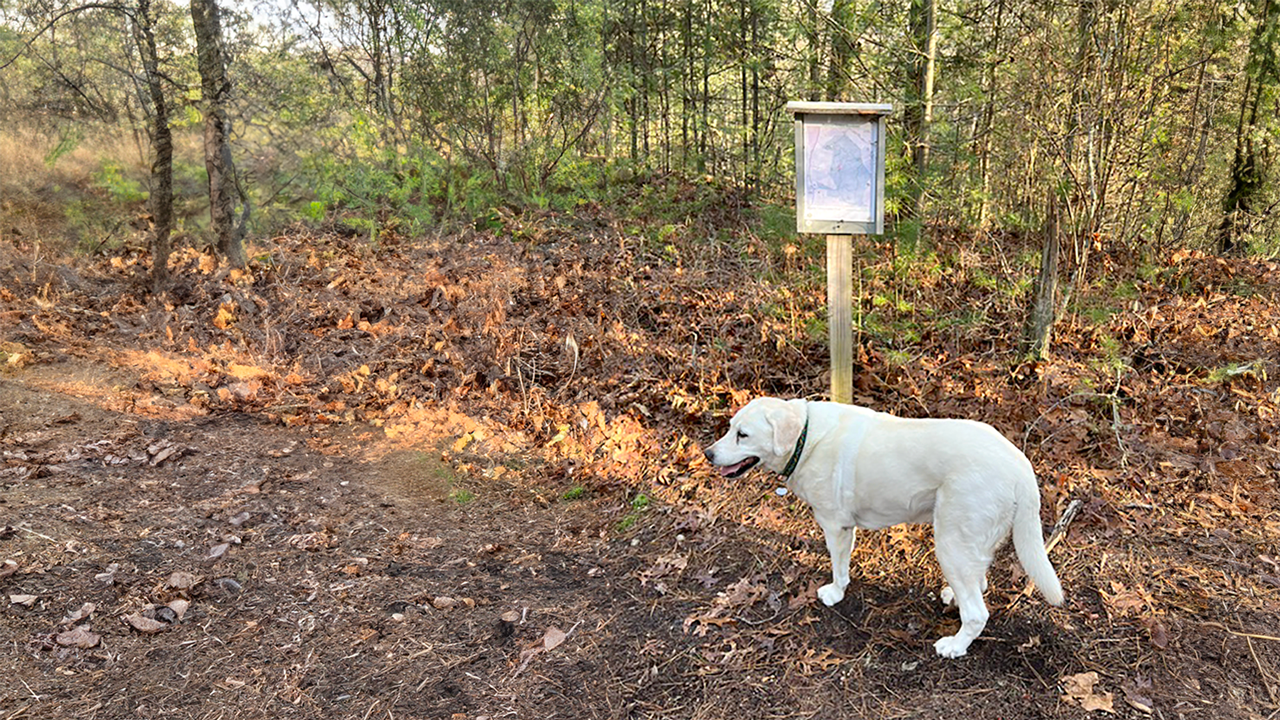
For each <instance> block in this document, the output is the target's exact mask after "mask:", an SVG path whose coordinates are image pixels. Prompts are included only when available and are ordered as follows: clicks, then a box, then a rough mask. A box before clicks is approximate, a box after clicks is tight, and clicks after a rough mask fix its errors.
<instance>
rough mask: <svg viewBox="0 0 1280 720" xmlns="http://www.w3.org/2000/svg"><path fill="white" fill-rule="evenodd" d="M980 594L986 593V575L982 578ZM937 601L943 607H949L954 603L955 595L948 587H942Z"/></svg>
mask: <svg viewBox="0 0 1280 720" xmlns="http://www.w3.org/2000/svg"><path fill="white" fill-rule="evenodd" d="M982 592H983V593H986V592H987V576H986V575H983V576H982ZM938 599H939V600H941V601H942V604H943V605H950V604H951V603H953V602H955V601H956V593H955V591H954V590H952V589H951V586H950V585H943V586H942V590H941V591H940V592H939V593H938Z"/></svg>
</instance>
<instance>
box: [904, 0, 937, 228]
mask: <svg viewBox="0 0 1280 720" xmlns="http://www.w3.org/2000/svg"><path fill="white" fill-rule="evenodd" d="M910 14H911V17H910V25H911V40H912V43H913V45H914V48H913V51H912V52H913V56H912V62H911V100H910V101H908V103H907V108H906V114H905V120H906V126H907V127H906V131H907V142H909V143H910V145H911V165H912V167H913V172H914V178H913V180H914V182H913V183H912V185H911V199H910V204H909V205H908V206H907V212H908V213H909V214H910V216H911V217H914V218H916V219H918V220H923V219H924V203H925V196H926V193H925V182H926V175H927V174H928V171H929V142H930V140H929V129H930V126H931V125H932V124H933V80H934V65H935V61H936V59H937V54H938V5H937V0H911V13H910Z"/></svg>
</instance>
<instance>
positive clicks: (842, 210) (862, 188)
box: [804, 117, 879, 222]
mask: <svg viewBox="0 0 1280 720" xmlns="http://www.w3.org/2000/svg"><path fill="white" fill-rule="evenodd" d="M877 127H878V125H877V123H874V122H867V121H865V120H861V119H857V118H835V117H833V118H824V119H817V118H812V117H811V118H809V119H806V121H805V124H804V133H805V138H804V152H805V158H804V168H805V172H804V219H805V220H816V221H846V222H874V221H875V219H876V214H875V213H876V160H877V158H876V152H877V148H878V143H879V138H877V137H876V129H877Z"/></svg>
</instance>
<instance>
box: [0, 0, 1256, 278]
mask: <svg viewBox="0 0 1280 720" xmlns="http://www.w3.org/2000/svg"><path fill="white" fill-rule="evenodd" d="M211 9H213V10H216V8H215V6H214V4H213V3H212V2H211V1H210V0H203V1H202V2H193V3H192V4H191V7H190V8H188V7H184V6H181V5H176V4H172V3H168V2H155V3H153V2H149V1H148V2H140V3H136V4H135V3H119V4H117V3H111V2H106V3H97V2H95V3H88V4H76V3H64V2H45V1H40V2H24V1H18V0H6V1H5V2H4V3H2V4H0V67H2V68H3V70H2V71H0V72H2V75H0V77H3V83H0V122H2V123H3V131H0V142H2V143H3V147H2V148H0V149H2V150H3V152H0V162H3V163H4V166H3V171H2V172H0V192H2V193H3V196H2V197H3V205H2V206H0V218H2V219H3V220H4V223H3V224H4V225H6V226H7V227H6V228H5V229H4V232H6V233H7V232H9V231H10V230H17V231H18V232H22V233H29V232H37V233H40V232H43V233H48V234H52V235H58V234H61V235H63V236H66V237H70V238H72V239H73V240H77V241H79V242H81V243H84V244H85V245H87V246H88V249H95V248H101V247H102V246H104V245H110V244H112V243H120V242H123V241H125V239H126V238H127V237H129V236H130V233H133V234H134V236H137V235H138V234H139V232H142V235H143V236H144V240H145V234H146V232H151V233H153V234H155V235H161V234H164V233H165V232H167V231H168V228H166V227H157V228H150V227H147V228H143V227H140V223H141V224H146V220H147V218H143V219H142V220H141V221H140V220H139V219H138V217H137V215H138V211H139V210H140V209H142V208H143V205H144V202H145V201H146V200H148V199H151V203H152V204H153V205H154V204H155V203H157V202H162V198H156V197H155V196H154V195H153V192H154V191H155V190H156V188H157V187H161V186H164V185H165V184H166V183H165V181H164V180H163V179H162V177H163V175H164V173H166V172H168V173H171V175H172V184H173V187H174V188H175V194H174V198H175V202H176V207H175V211H174V212H175V214H174V215H173V216H172V217H173V220H172V227H173V231H174V232H176V233H177V237H178V242H179V243H184V242H185V243H206V242H214V241H215V240H216V242H217V243H218V246H219V247H222V248H223V249H224V251H225V252H230V253H231V256H232V257H233V261H234V262H236V263H237V264H243V262H244V258H242V257H235V249H234V245H233V246H231V247H230V248H228V246H227V242H228V240H227V239H226V238H225V237H224V235H225V234H226V233H227V232H228V231H224V230H223V229H221V227H219V225H220V224H221V225H233V224H234V223H233V222H232V221H231V220H226V221H218V220H216V219H215V220H214V226H215V227H214V228H212V231H213V234H214V236H215V237H214V238H210V237H209V235H208V232H209V230H210V229H209V228H208V222H209V221H208V220H206V219H205V217H206V216H207V215H208V212H207V210H208V204H209V199H208V193H207V192H206V188H207V187H209V181H208V169H207V166H206V163H205V162H204V161H203V160H202V158H203V157H204V155H203V151H202V148H201V132H202V127H203V126H204V125H205V124H206V119H207V118H210V117H215V116H219V114H221V116H222V119H221V120H219V121H218V123H217V124H220V125H221V126H223V127H225V130H224V131H219V132H229V135H228V138H229V142H230V149H231V152H230V155H231V162H232V163H233V164H234V167H232V168H231V169H230V170H229V171H226V173H227V174H229V176H230V181H231V182H232V183H233V186H234V187H233V188H232V186H226V187H225V188H223V190H222V195H225V196H229V197H225V198H224V199H223V200H219V201H216V202H215V205H221V204H231V205H234V206H235V208H236V209H235V212H237V213H241V217H240V219H241V220H242V221H243V222H247V223H248V225H247V226H246V227H244V228H242V229H240V230H239V232H240V234H241V235H243V233H244V232H246V231H248V230H250V229H251V230H252V231H253V232H255V233H258V234H260V235H267V234H270V233H271V232H273V231H274V230H275V229H278V228H279V227H282V226H283V225H285V224H287V223H289V222H291V221H295V220H300V219H304V220H310V221H315V222H319V221H322V220H325V219H338V220H339V221H340V222H341V223H344V224H345V225H347V226H348V227H350V228H352V229H355V230H358V231H360V232H362V233H365V234H367V235H368V236H369V237H372V238H376V237H377V234H378V233H379V232H382V231H385V230H388V229H390V230H395V231H399V232H410V233H412V232H415V231H418V230H421V229H423V228H426V227H431V226H435V225H438V224H440V223H442V222H454V221H459V220H460V221H463V222H471V223H481V224H484V223H490V224H498V223H500V220H499V219H498V217H497V214H498V211H499V210H500V209H502V208H504V207H506V208H532V209H538V208H543V209H547V208H549V209H554V210H558V211H571V210H573V209H574V208H575V207H581V206H582V205H584V204H589V203H612V204H617V203H619V202H621V203H622V204H624V205H625V204H630V203H633V202H634V201H636V200H641V201H642V202H645V203H646V204H647V205H649V206H653V205H655V204H662V203H663V200H664V199H663V198H661V197H658V196H660V195H661V187H659V186H656V185H651V184H649V183H648V182H647V181H650V180H652V179H653V178H655V177H681V178H686V179H695V180H698V181H699V182H702V183H704V184H706V185H709V186H714V187H715V188H717V189H721V188H732V189H734V190H735V191H739V192H741V193H743V194H744V196H745V197H747V198H749V200H750V202H751V203H753V204H754V205H755V206H756V207H758V208H761V210H760V213H761V214H762V216H763V217H762V222H761V224H762V226H763V227H764V228H765V231H766V232H773V233H778V234H782V235H785V234H787V233H788V232H789V229H788V225H789V222H790V221H789V219H788V218H787V215H788V214H789V212H790V211H789V209H788V207H789V203H790V196H791V192H792V190H791V188H792V185H791V183H792V162H791V159H792V149H791V144H792V130H791V122H790V120H791V118H790V117H789V116H788V115H787V113H786V112H785V110H784V105H785V103H786V102H787V101H788V100H797V99H812V100H845V101H855V100H856V101H864V102H890V103H892V104H893V105H894V107H895V108H897V109H898V115H897V116H896V117H894V118H893V119H892V122H891V123H890V126H889V127H890V153H889V167H888V180H887V183H888V192H887V193H886V197H887V198H888V215H889V220H890V226H891V228H892V229H893V230H892V232H893V233H894V234H895V236H896V237H900V238H903V239H904V240H906V242H907V243H908V244H911V243H914V242H915V240H916V238H917V237H918V236H919V231H920V228H921V226H922V225H925V226H935V227H950V228H963V229H976V230H1009V231H1024V230H1027V229H1037V230H1038V229H1040V228H1041V227H1042V225H1043V223H1044V222H1045V219H1046V216H1047V215H1048V214H1049V209H1048V208H1049V205H1050V204H1051V203H1060V204H1061V206H1062V208H1063V210H1062V216H1063V221H1062V227H1063V234H1064V236H1066V237H1068V238H1069V245H1070V246H1071V247H1070V248H1069V249H1068V255H1069V257H1068V261H1069V262H1071V261H1078V262H1079V264H1080V265H1085V264H1087V252H1088V248H1089V245H1090V244H1091V243H1095V244H1096V242H1097V241H1098V240H1099V239H1101V238H1108V239H1114V240H1115V241H1118V242H1120V243H1122V244H1124V245H1126V246H1128V247H1131V248H1133V249H1135V250H1136V251H1138V252H1139V254H1143V255H1146V256H1149V257H1150V258H1157V257H1160V256H1162V255H1167V254H1168V251H1169V250H1170V249H1171V248H1182V247H1191V248H1199V249H1205V250H1215V251H1220V252H1224V253H1237V254H1238V253H1244V252H1249V251H1252V252H1254V253H1258V254H1261V255H1264V256H1271V255H1274V254H1275V253H1277V252H1280V246H1277V243H1276V240H1275V212H1274V209H1275V205H1276V199H1277V197H1278V196H1277V192H1276V183H1275V182H1274V175H1275V168H1274V162H1273V155H1274V154H1275V151H1274V144H1275V139H1274V135H1275V130H1276V125H1277V119H1276V118H1277V116H1278V115H1280V113H1277V112H1276V110H1277V102H1278V101H1280V95H1278V94H1277V87H1278V86H1280V69H1278V63H1277V45H1278V38H1280V19H1278V16H1280V9H1278V7H1277V3H1276V2H1271V1H1269V0H1252V1H1250V2H1218V1H1204V2H1195V1H1192V2H1167V1H1164V0H1152V1H1145V0H1144V1H1142V2H1125V3H1118V2H1103V1H1101V0H1081V1H1080V2H1069V3H1068V2H1061V3H1059V2H1052V3H1045V2H1024V1H1020V0H980V1H975V2H955V3H938V2H936V1H935V0H911V1H910V2H865V3H860V2H853V1H852V0H838V1H836V2H830V1H827V2H819V3H817V4H813V3H805V2H796V3H785V2H774V1H772V0H741V1H738V2H720V1H718V0H606V1H595V0H586V1H582V0H570V1H568V2H564V1H559V0H511V1H504V2H493V1H488V0H484V1H478V2H472V1H470V0H425V1H423V2H395V1H387V2H383V1H378V0H371V1H369V2H352V3H343V2H316V3H309V2H297V1H295V2H292V3H274V4H260V5H251V4H247V3H242V4H226V5H225V6H224V7H222V8H221V12H220V23H219V22H215V23H213V25H212V27H209V26H208V23H205V24H204V26H203V27H204V30H203V32H204V33H205V35H206V36H208V38H209V40H208V42H206V43H204V44H203V46H204V47H207V48H210V50H209V56H208V57H206V58H205V59H204V60H202V59H201V58H202V56H201V54H200V52H199V51H198V49H199V47H201V46H202V44H201V43H200V42H199V40H200V35H201V27H202V25H201V24H200V23H195V24H193V22H192V18H193V17H196V18H199V17H208V16H210V14H211V13H210V10H211ZM212 16H213V17H214V18H215V19H217V18H218V17H219V13H216V12H215V13H212ZM215 50H220V51H221V61H220V65H221V67H220V68H219V67H218V63H215V62H212V61H216V60H219V58H218V57H216V56H215V55H216V53H215V52H214V51H215ZM209 58H212V60H210V62H209V63H206V70H207V72H204V71H202V63H204V62H205V61H206V60H208V59H209ZM209 68H212V69H209ZM219 72H220V73H222V74H221V75H219V74H218V73H219ZM202 84H204V85H203V91H202ZM215 107H216V108H217V110H216V111H214V110H212V108H215ZM209 122H213V121H209ZM170 129H171V132H172V140H171V141H170V140H168V139H167V136H168V135H169V133H170ZM167 142H172V147H173V150H172V151H171V152H172V160H171V161H170V160H169V159H168V156H169V152H170V151H168V150H164V149H161V148H162V147H164V144H165V143H167ZM211 154H215V155H216V154H218V153H217V152H216V151H211ZM168 163H171V170H168V169H166V167H165V165H166V164H168ZM153 164H154V165H155V167H153ZM217 174H218V177H217V178H216V182H215V183H214V185H219V184H220V183H221V182H222V180H221V176H222V172H218V173H217ZM165 194H166V195H167V191H166V193H165ZM215 194H216V193H215ZM712 195H713V194H711V193H704V199H706V198H709V197H711V196H712ZM666 200H667V204H668V205H671V204H672V203H671V202H670V198H667V199H666ZM245 208H248V209H250V211H251V212H249V213H248V214H243V211H244V209H245ZM699 209H700V208H698V207H681V208H666V210H673V211H674V213H675V214H681V213H684V214H695V213H696V212H697V211H698V210H699ZM664 211H665V210H664ZM150 212H151V215H150V219H151V220H157V219H159V220H161V221H162V222H160V223H157V224H158V225H161V226H163V225H166V224H168V222H169V221H168V218H169V215H168V214H167V212H164V211H160V212H157V211H156V209H155V207H152V208H150ZM230 212H232V210H230V209H228V210H226V211H224V215H225V214H227V213H230ZM131 225H132V226H133V227H131ZM37 227H38V228H39V229H38V230H37V229H36V228H37Z"/></svg>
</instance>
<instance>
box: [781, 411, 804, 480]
mask: <svg viewBox="0 0 1280 720" xmlns="http://www.w3.org/2000/svg"><path fill="white" fill-rule="evenodd" d="M808 436H809V415H808V413H806V414H805V417H804V429H803V430H801V431H800V439H798V440H796V449H795V450H793V451H792V452H791V459H790V460H788V461H787V466H786V467H784V468H782V477H788V478H789V477H791V473H793V472H795V471H796V465H799V464H800V453H802V452H804V441H805V438H806V437H808Z"/></svg>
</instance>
